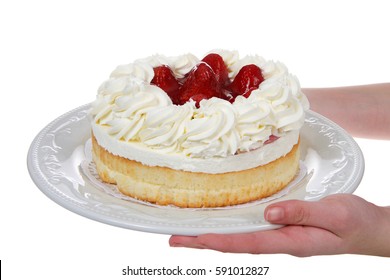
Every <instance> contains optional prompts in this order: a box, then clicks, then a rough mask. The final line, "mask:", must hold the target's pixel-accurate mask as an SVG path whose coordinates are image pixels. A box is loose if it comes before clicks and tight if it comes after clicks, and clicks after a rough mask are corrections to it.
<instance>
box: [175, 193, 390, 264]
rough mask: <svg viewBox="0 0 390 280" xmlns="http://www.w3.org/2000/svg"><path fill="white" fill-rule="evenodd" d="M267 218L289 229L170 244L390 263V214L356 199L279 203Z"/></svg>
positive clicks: (334, 197) (178, 240)
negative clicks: (383, 258)
mask: <svg viewBox="0 0 390 280" xmlns="http://www.w3.org/2000/svg"><path fill="white" fill-rule="evenodd" d="M264 217H265V219H266V220H267V221H269V222H270V223H274V224H283V225H286V226H285V227H282V228H279V229H276V230H269V231H258V232H252V233H242V234H226V235H224V234H204V235H199V236H172V237H171V238H170V240H169V243H170V246H172V247H189V248H198V249H212V250H217V251H221V252H232V253H253V254H270V253H287V254H291V255H295V256H301V257H304V256H312V255H330V254H344V253H351V254H365V255H377V256H387V257H390V208H389V207H379V206H376V205H374V204H372V203H369V202H367V201H366V200H364V199H362V198H360V197H358V196H355V195H351V194H336V195H331V196H328V197H326V198H323V199H322V200H320V201H317V202H307V201H299V200H289V201H282V202H277V203H274V204H272V205H269V206H268V207H267V208H266V210H265V213H264Z"/></svg>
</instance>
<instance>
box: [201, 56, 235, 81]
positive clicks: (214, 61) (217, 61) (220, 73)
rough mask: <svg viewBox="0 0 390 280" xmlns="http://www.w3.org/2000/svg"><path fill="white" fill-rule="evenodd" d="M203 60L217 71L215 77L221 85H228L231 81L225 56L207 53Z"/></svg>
mask: <svg viewBox="0 0 390 280" xmlns="http://www.w3.org/2000/svg"><path fill="white" fill-rule="evenodd" d="M202 61H203V62H205V63H207V64H208V65H209V66H210V67H211V69H213V71H214V73H215V77H216V78H217V81H218V83H219V84H220V85H222V86H226V85H227V84H228V83H229V73H228V68H227V67H226V65H225V62H224V61H223V58H222V57H221V56H220V55H219V54H216V53H210V54H208V55H206V56H205V57H204V58H203V59H202Z"/></svg>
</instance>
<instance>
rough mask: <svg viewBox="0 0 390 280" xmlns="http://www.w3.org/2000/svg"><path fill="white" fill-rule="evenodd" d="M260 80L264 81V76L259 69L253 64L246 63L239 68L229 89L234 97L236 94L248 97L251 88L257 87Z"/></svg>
mask: <svg viewBox="0 0 390 280" xmlns="http://www.w3.org/2000/svg"><path fill="white" fill-rule="evenodd" d="M262 81H264V77H263V75H262V74H261V69H260V68H259V67H258V66H256V65H254V64H248V65H245V66H243V67H242V68H241V69H240V71H239V72H238V74H237V75H236V77H235V78H234V80H233V82H232V83H231V84H230V86H229V89H230V90H231V91H232V94H233V96H234V97H236V96H237V95H243V96H244V97H248V96H249V95H250V93H251V92H252V90H255V89H258V88H259V85H260V83H261V82H262Z"/></svg>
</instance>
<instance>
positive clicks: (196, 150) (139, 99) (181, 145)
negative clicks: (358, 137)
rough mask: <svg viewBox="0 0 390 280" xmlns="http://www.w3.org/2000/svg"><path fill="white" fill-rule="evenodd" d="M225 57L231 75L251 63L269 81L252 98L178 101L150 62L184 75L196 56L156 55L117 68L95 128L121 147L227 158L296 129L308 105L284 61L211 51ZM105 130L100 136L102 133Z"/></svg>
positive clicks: (102, 92) (95, 110) (99, 100)
mask: <svg viewBox="0 0 390 280" xmlns="http://www.w3.org/2000/svg"><path fill="white" fill-rule="evenodd" d="M212 52H214V53H219V54H220V55H221V56H222V58H223V59H224V61H225V63H226V65H227V66H228V70H229V77H230V79H234V77H235V75H236V74H237V73H238V71H239V70H240V69H241V67H242V66H244V65H246V64H256V65H257V66H259V67H260V68H261V69H262V73H263V76H264V78H265V80H264V81H263V82H262V83H261V84H260V87H259V88H258V89H257V90H254V91H252V93H251V95H250V96H249V97H248V98H245V97H242V96H238V97H237V98H236V100H235V101H234V102H233V103H230V102H228V101H226V100H222V99H219V98H211V99H208V100H202V101H201V102H200V106H199V108H197V107H196V106H195V102H193V101H189V102H187V103H185V104H184V105H174V104H173V103H172V101H171V99H170V98H169V96H168V95H167V94H166V93H165V92H164V91H163V90H162V89H160V88H159V87H157V86H154V85H151V84H150V81H151V80H152V79H153V75H154V72H153V67H156V66H159V65H168V66H169V67H170V68H171V69H172V72H173V73H174V75H175V76H176V78H178V79H179V78H182V77H184V75H185V74H186V73H188V72H189V71H190V70H191V69H192V67H194V66H195V65H196V64H197V63H198V62H199V59H198V58H197V57H195V56H194V55H192V54H186V55H181V56H177V57H165V56H162V55H154V56H151V57H148V58H144V59H139V60H137V61H135V62H134V63H130V64H127V65H121V66H118V67H117V68H116V69H115V70H114V71H113V72H112V73H111V75H110V78H109V79H108V80H107V81H105V82H104V83H103V84H102V85H101V86H100V87H99V90H98V94H97V97H96V100H95V101H94V102H93V103H92V109H91V113H90V114H91V116H92V119H93V122H94V125H93V128H95V129H96V127H100V128H101V129H103V130H104V131H106V133H107V134H108V135H109V136H110V137H112V138H114V139H116V140H117V141H120V142H121V144H123V143H128V144H129V145H132V144H133V145H134V144H136V145H141V146H142V147H148V148H151V149H155V150H158V151H159V152H160V153H166V154H180V155H183V156H185V157H191V158H200V159H201V158H204V159H207V158H224V157H228V156H231V155H235V154H239V153H243V152H248V151H251V150H254V149H258V148H260V147H262V146H264V143H265V142H266V141H267V140H268V139H269V138H270V136H271V135H275V136H278V137H283V136H284V135H286V134H288V133H289V132H291V131H299V130H300V128H301V127H302V125H303V123H304V117H305V110H307V109H308V108H309V103H308V100H307V98H306V96H305V95H304V94H303V93H302V91H301V87H300V84H299V81H298V80H297V78H296V77H295V76H293V75H291V74H290V73H289V72H288V70H287V68H286V66H285V65H283V64H282V63H280V62H273V61H267V60H265V59H264V58H262V57H260V56H246V57H244V58H242V59H240V58H239V56H238V53H237V52H236V51H233V52H231V51H226V50H214V51H212ZM100 134H101V133H100Z"/></svg>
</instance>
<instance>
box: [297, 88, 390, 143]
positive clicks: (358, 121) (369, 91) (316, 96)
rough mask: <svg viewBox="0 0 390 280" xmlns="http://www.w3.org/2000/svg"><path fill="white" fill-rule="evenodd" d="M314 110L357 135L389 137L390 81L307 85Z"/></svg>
mask: <svg viewBox="0 0 390 280" xmlns="http://www.w3.org/2000/svg"><path fill="white" fill-rule="evenodd" d="M302 91H303V92H304V93H305V94H306V96H307V97H308V98H309V101H310V107H311V109H312V110H313V111H316V112H318V113H320V114H321V115H324V116H325V117H328V118H329V119H331V120H333V121H334V122H336V123H338V124H339V125H340V126H341V127H343V128H344V129H345V130H347V131H348V132H349V133H351V134H352V135H354V136H356V137H363V138H375V139H390V83H384V84H373V85H363V86H350V87H335V88H305V89H303V90H302Z"/></svg>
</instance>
